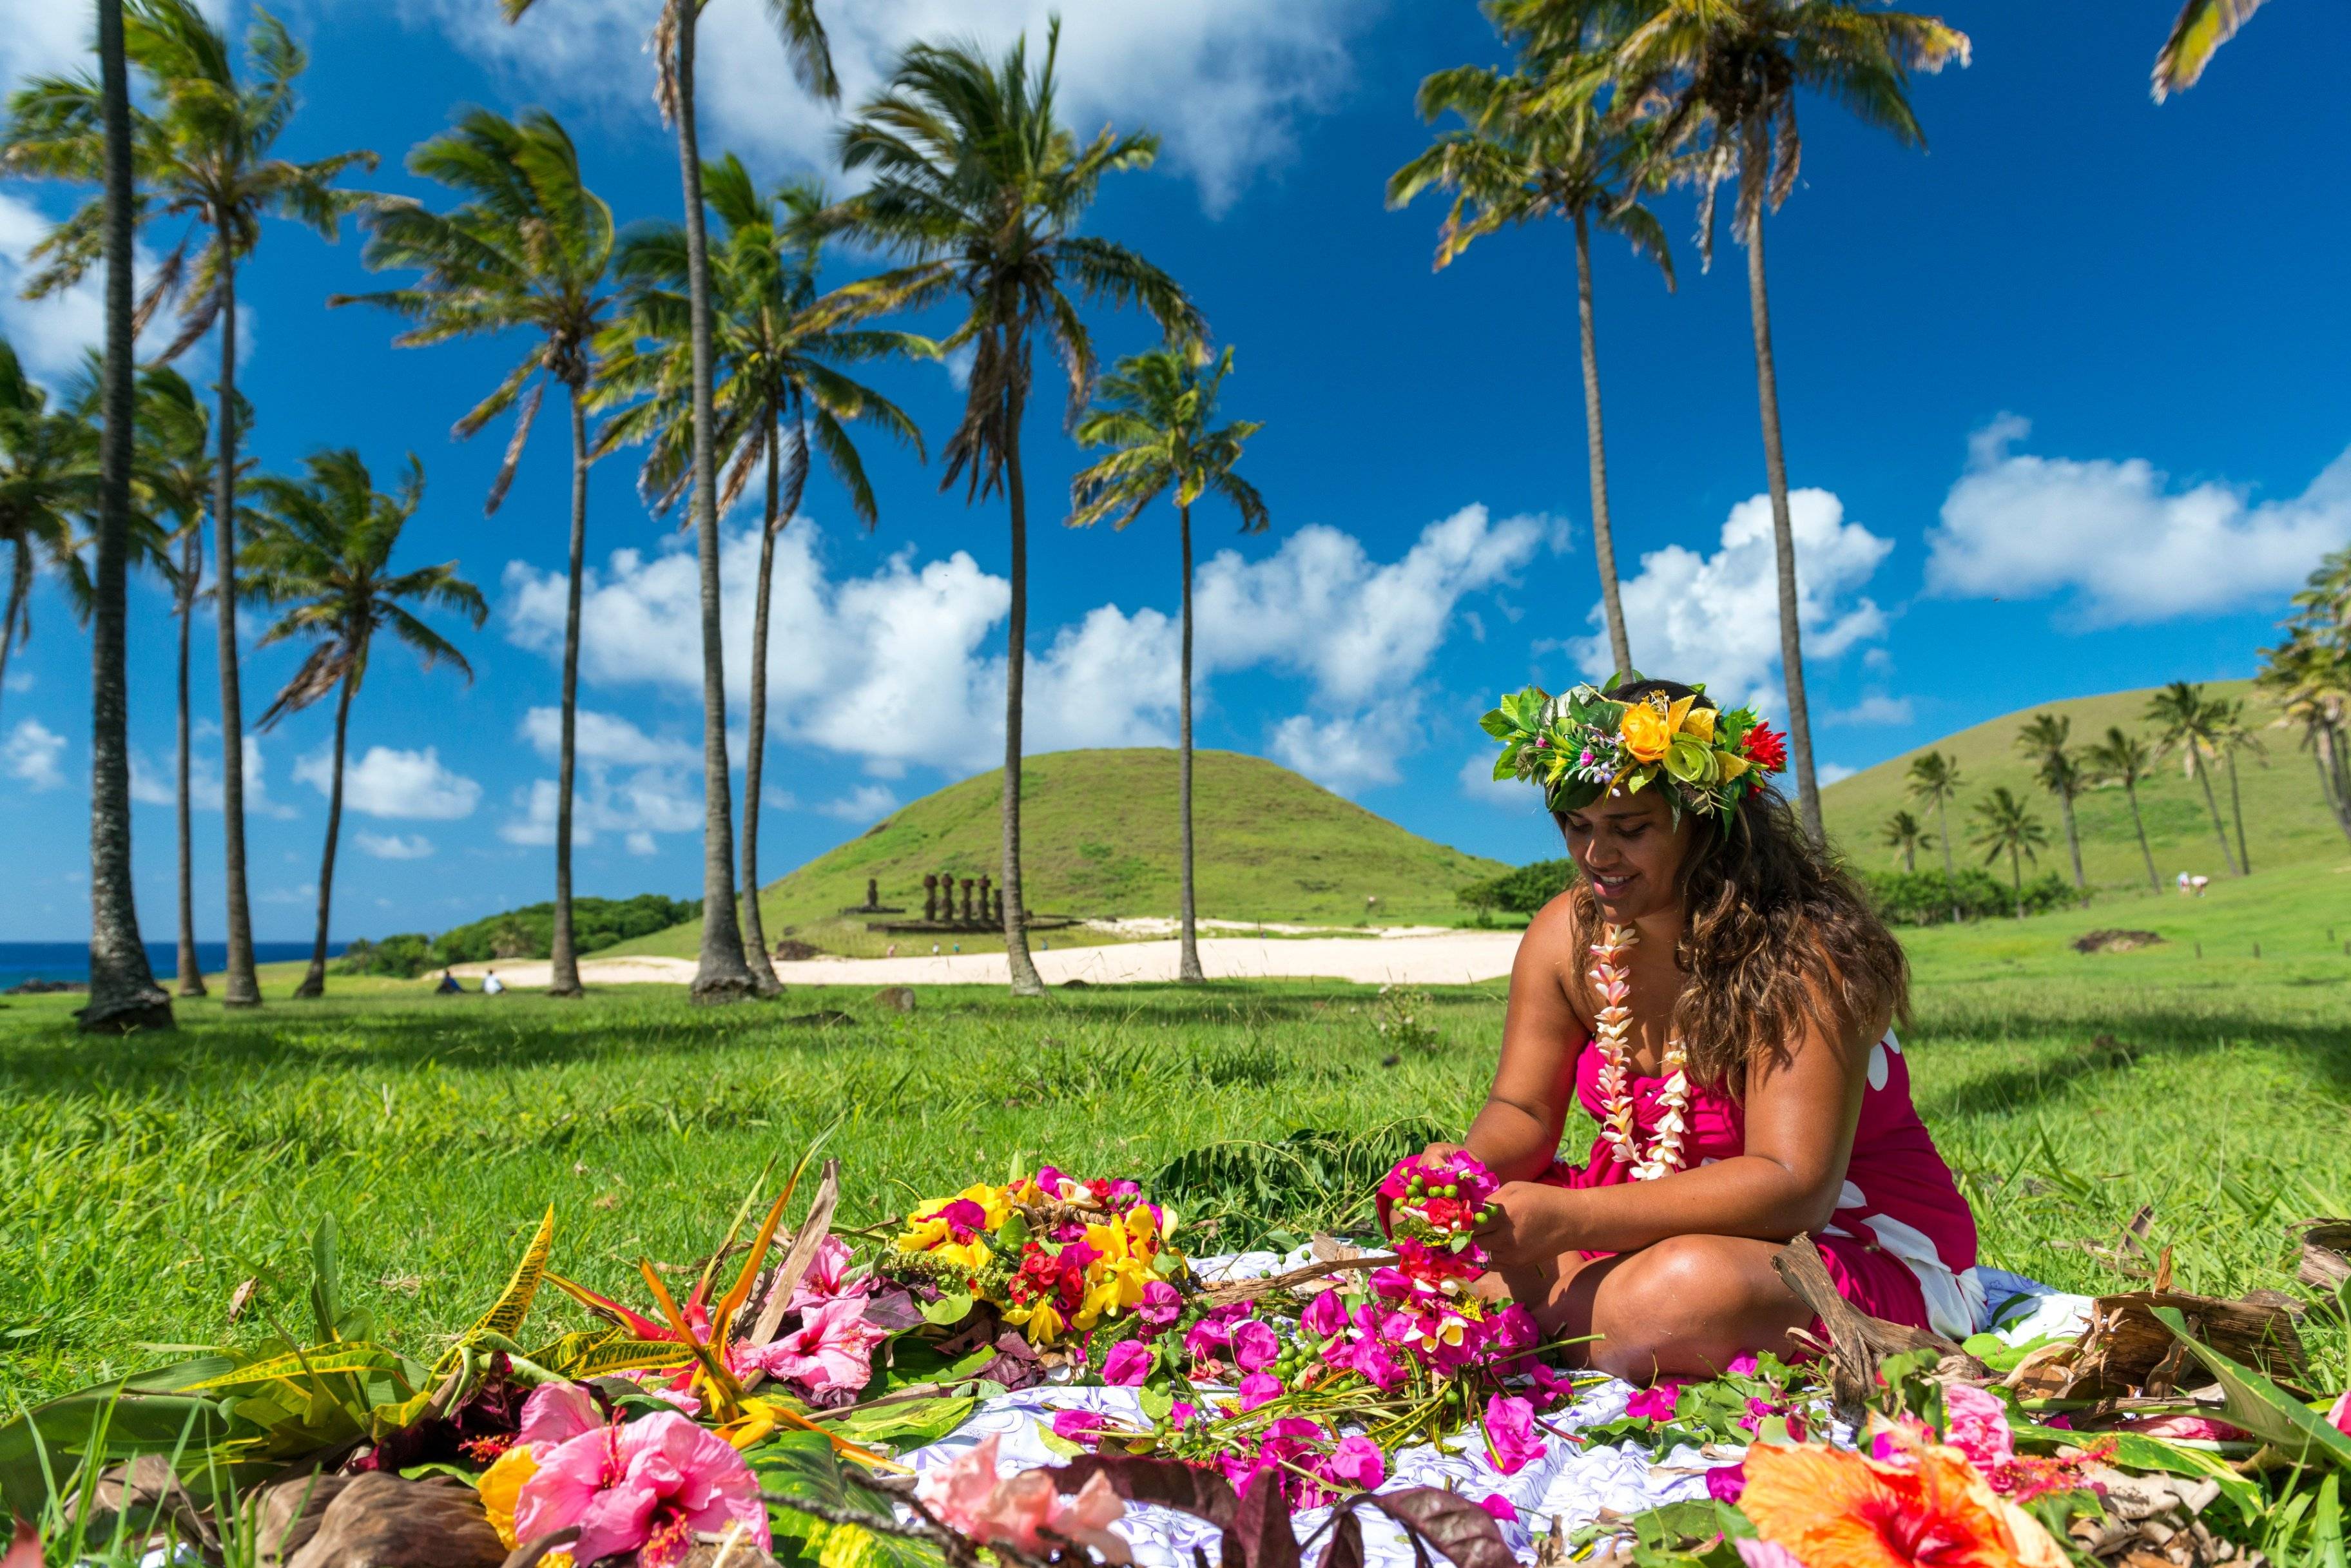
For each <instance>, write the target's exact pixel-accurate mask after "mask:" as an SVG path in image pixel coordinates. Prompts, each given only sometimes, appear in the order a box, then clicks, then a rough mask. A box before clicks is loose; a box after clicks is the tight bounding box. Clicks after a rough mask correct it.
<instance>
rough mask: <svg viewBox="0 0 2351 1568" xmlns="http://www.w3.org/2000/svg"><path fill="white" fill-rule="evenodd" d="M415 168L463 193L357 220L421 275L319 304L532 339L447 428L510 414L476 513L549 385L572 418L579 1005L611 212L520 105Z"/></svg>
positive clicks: (563, 863)
mask: <svg viewBox="0 0 2351 1568" xmlns="http://www.w3.org/2000/svg"><path fill="white" fill-rule="evenodd" d="M408 167H409V171H410V172H412V173H415V174H421V175H423V176H424V177H425V178H427V179H431V180H435V181H438V182H439V183H442V184H444V185H445V186H447V187H449V188H450V189H451V190H453V191H455V192H456V193H459V194H460V195H462V196H463V197H464V198H465V199H464V200H463V201H462V202H460V203H459V204H457V205H456V206H455V208H453V209H451V210H450V211H449V212H446V213H435V212H433V211H431V210H430V209H428V208H427V207H425V206H424V205H423V204H422V203H420V202H416V201H413V200H412V199H410V198H408V197H404V196H399V197H390V196H388V197H380V198H378V199H377V200H375V201H374V202H371V204H369V205H368V207H367V209H366V212H365V214H364V215H363V217H362V220H361V221H362V222H363V224H364V225H365V226H366V228H367V231H368V242H367V249H366V251H365V253H364V259H365V260H366V262H367V264H368V266H370V267H374V268H378V269H380V270H394V271H405V270H409V269H413V270H416V271H418V272H421V273H423V277H421V278H420V279H419V280H418V281H417V282H416V283H414V284H413V285H412V286H410V287H406V288H395V289H389V290H385V291H382V292H380V293H374V294H339V295H335V296H333V297H331V298H329V300H328V303H329V304H330V305H377V306H381V307H382V308H385V309H388V310H392V311H396V312H397V313H399V314H400V315H402V316H403V317H405V318H406V319H409V320H410V321H413V322H414V323H415V325H414V326H413V327H411V328H410V329H408V330H407V331H405V332H402V333H401V334H400V335H399V336H398V337H397V338H394V339H393V340H392V341H393V342H394V343H396V344H399V345H400V346H402V347H403V348H412V347H417V346H420V345H424V344H431V343H444V342H448V341H450V340H453V339H457V338H468V337H475V336H480V335H483V334H486V333H505V332H513V331H521V332H526V333H528V334H529V335H530V336H531V337H532V339H533V341H532V343H531V346H530V347H529V349H528V350H526V351H525V353H524V355H523V357H522V360H521V361H520V362H519V363H517V365H516V366H515V367H514V368H513V369H512V370H510V371H507V375H506V377H505V379H503V380H502V381H500V382H499V383H498V384H497V386H496V387H495V388H494V389H492V391H491V392H490V394H489V395H488V396H487V397H486V398H484V399H483V400H482V401H481V402H478V403H475V405H474V407H473V409H472V410H471V411H470V412H469V413H466V415H465V417H464V418H463V419H460V420H459V421H458V422H457V424H456V428H455V432H454V434H455V436H456V437H457V439H459V440H461V441H463V440H465V439H467V438H468V437H470V436H472V435H474V434H476V433H477V432H479V431H480V430H481V429H482V428H483V427H484V426H485V425H486V424H488V423H490V422H491V421H492V420H494V419H496V418H497V417H499V416H500V415H501V414H503V413H506V412H507V410H509V409H515V410H517V413H516V415H515V428H514V434H513V436H512V437H511V438H510V439H509V440H508V441H507V451H506V459H505V461H504V462H503V463H501V464H500V465H499V467H498V472H497V476H496V478H495V479H493V480H492V481H491V482H490V491H489V496H488V497H487V499H486V501H485V503H484V505H483V511H484V513H485V514H486V515H487V514H491V513H495V512H496V510H497V509H498V505H499V503H500V502H502V501H504V500H505V499H506V494H507V486H508V485H510V484H512V483H513V481H514V476H515V466H516V465H517V464H518V463H519V462H520V461H521V460H522V453H523V446H524V444H525V443H526V442H528V440H529V438H530V430H531V424H532V422H533V420H534V419H535V418H536V417H537V416H538V405H539V400H540V398H541V397H542V396H543V395H544V394H545V392H546V391H547V387H548V383H549V382H554V383H555V384H557V385H559V386H560V387H562V388H563V390H564V392H565V394H566V396H567V397H568V399H569V405H570V414H571V535H570V549H569V566H568V569H567V570H568V576H567V578H566V582H567V585H568V589H567V592H566V596H565V601H564V617H563V694H562V698H561V707H560V710H559V711H560V715H561V716H560V718H559V738H558V742H557V751H556V765H555V771H556V785H555V933H554V943H553V946H552V948H551V953H552V956H553V963H552V964H551V965H550V966H549V986H548V988H549V991H550V992H552V993H553V994H554V995H556V996H559V997H576V996H580V994H581V991H580V962H579V953H578V947H577V944H576V942H575V941H574V938H573V933H572V923H571V793H572V776H573V773H572V770H573V763H574V758H575V755H576V752H575V739H576V733H577V730H578V720H579V711H580V710H579V695H580V574H581V572H582V570H584V563H585V559H586V552H587V548H588V466H589V464H590V462H591V461H592V460H593V459H592V456H591V455H590V451H589V446H588V423H587V413H586V410H585V406H584V404H585V399H586V397H587V395H588V383H589V380H590V375H591V373H592V371H593V368H594V367H593V362H592V358H591V354H590V344H591V343H592V342H593V341H594V340H595V337H596V334H597V333H598V332H600V331H601V330H602V329H603V328H604V326H605V324H606V319H607V316H608V309H607V307H608V306H609V305H610V303H611V295H610V294H609V293H608V292H607V291H606V277H607V273H608V271H609V269H610V267H611V259H612V245H613V226H612V209H611V207H609V206H607V205H606V204H604V201H603V199H602V198H601V197H600V196H598V195H597V194H596V193H594V192H593V191H590V189H589V188H588V184H587V182H586V181H585V180H583V179H582V178H581V177H580V154H579V152H578V150H577V149H576V148H574V147H573V146H572V144H571V138H570V136H569V134H568V133H567V132H566V131H564V129H563V127H562V126H561V125H560V124H559V123H558V122H557V120H556V119H555V117H554V116H553V115H551V114H549V113H547V112H545V111H544V110H528V111H527V112H526V113H525V114H524V115H523V117H522V120H521V121H520V122H519V123H517V122H516V121H514V120H507V118H505V117H504V116H503V115H498V114H493V113H491V112H490V111H489V110H486V109H472V110H465V112H464V113H463V114H461V115H460V116H459V117H458V120H457V124H456V127H455V129H454V130H451V131H444V133H443V134H441V135H439V136H436V137H434V138H433V139H432V140H431V141H426V142H423V143H421V144H420V145H419V146H418V147H417V148H416V150H415V151H414V152H411V153H410V154H409V155H408Z"/></svg>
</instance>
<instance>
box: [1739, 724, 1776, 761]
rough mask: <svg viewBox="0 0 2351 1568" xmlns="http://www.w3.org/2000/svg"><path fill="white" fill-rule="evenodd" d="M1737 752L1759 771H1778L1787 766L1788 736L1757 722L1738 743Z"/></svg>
mask: <svg viewBox="0 0 2351 1568" xmlns="http://www.w3.org/2000/svg"><path fill="white" fill-rule="evenodd" d="M1739 754H1740V756H1742V757H1744V758H1747V760H1748V761H1750V762H1752V763H1753V764H1755V768H1756V770H1757V771H1758V772H1761V773H1778V772H1781V771H1782V770H1783V769H1784V768H1786V767H1787V766H1788V737H1786V736H1784V735H1782V734H1781V733H1780V732H1779V731H1778V730H1776V729H1773V728H1772V727H1771V726H1770V725H1768V724H1762V723H1758V724H1757V725H1756V727H1754V728H1753V729H1750V730H1749V731H1748V732H1747V734H1746V736H1745V737H1744V738H1742V739H1741V740H1740V743H1739Z"/></svg>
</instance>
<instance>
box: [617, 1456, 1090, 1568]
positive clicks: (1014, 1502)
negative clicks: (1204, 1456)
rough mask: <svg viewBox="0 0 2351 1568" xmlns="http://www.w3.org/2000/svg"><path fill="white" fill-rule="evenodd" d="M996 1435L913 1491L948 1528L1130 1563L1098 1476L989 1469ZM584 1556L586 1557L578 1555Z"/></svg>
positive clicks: (1040, 1551)
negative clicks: (1075, 1478) (1065, 1477)
mask: <svg viewBox="0 0 2351 1568" xmlns="http://www.w3.org/2000/svg"><path fill="white" fill-rule="evenodd" d="M997 1443H998V1436H997V1434H995V1433H990V1434H988V1435H987V1437H983V1438H981V1439H980V1441H979V1446H978V1447H977V1448H973V1449H971V1450H970V1451H969V1452H967V1453H964V1454H960V1455H957V1456H956V1458H954V1459H951V1460H949V1461H948V1462H947V1463H946V1464H945V1465H942V1466H939V1467H938V1468H936V1469H930V1470H925V1472H924V1473H923V1476H922V1479H920V1480H918V1481H916V1482H915V1483H914V1495H915V1496H916V1497H919V1498H921V1499H922V1500H923V1501H924V1503H925V1504H926V1505H927V1506H928V1507H929V1508H930V1510H931V1511H932V1512H934V1513H935V1514H937V1515H938V1516H939V1519H940V1521H942V1522H943V1523H945V1524H946V1525H948V1526H949V1527H950V1528H952V1529H955V1530H959V1531H962V1532H963V1533H964V1534H966V1535H968V1536H970V1537H971V1538H972V1539H973V1540H975V1541H1001V1542H1006V1543H1008V1544H1009V1545H1012V1546H1016V1547H1019V1549H1020V1550H1021V1551H1023V1552H1029V1553H1030V1554H1031V1555H1033V1556H1039V1557H1041V1556H1044V1555H1045V1554H1046V1553H1048V1552H1050V1551H1051V1550H1052V1549H1053V1544H1054V1542H1056V1541H1071V1542H1078V1543H1079V1544H1081V1545H1085V1546H1091V1547H1092V1548H1093V1549H1094V1550H1095V1551H1096V1552H1100V1553H1101V1554H1102V1559H1103V1561H1105V1562H1109V1563H1131V1562H1133V1561H1134V1559H1133V1557H1132V1556H1131V1555H1129V1553H1128V1552H1127V1547H1126V1542H1124V1541H1123V1540H1122V1539H1121V1538H1120V1537H1119V1536H1117V1535H1116V1534H1114V1533H1113V1532H1112V1531H1111V1528H1110V1527H1111V1525H1112V1524H1113V1522H1114V1521H1117V1520H1120V1519H1122V1518H1123V1517H1125V1514H1126V1505H1125V1504H1124V1503H1123V1502H1121V1501H1119V1500H1118V1494H1117V1493H1115V1492H1113V1491H1112V1490H1110V1482H1109V1480H1108V1479H1105V1478H1103V1477H1102V1476H1098V1475H1097V1476H1093V1477H1091V1478H1089V1479H1087V1481H1086V1484H1085V1486H1084V1487H1083V1488H1082V1489H1081V1490H1080V1491H1079V1493H1078V1495H1077V1496H1076V1497H1074V1498H1069V1499H1064V1498H1063V1497H1062V1496H1061V1492H1060V1491H1059V1490H1057V1489H1056V1488H1055V1487H1054V1485H1053V1478H1052V1476H1051V1475H1050V1474H1049V1473H1048V1472H1046V1471H1044V1470H1028V1471H1024V1472H1023V1473H1021V1474H1019V1475H1017V1476H1014V1477H1013V1478H1012V1479H1009V1480H998V1479H997V1475H996V1448H997ZM583 1561H585V1559H583Z"/></svg>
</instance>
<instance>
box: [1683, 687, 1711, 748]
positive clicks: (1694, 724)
mask: <svg viewBox="0 0 2351 1568" xmlns="http://www.w3.org/2000/svg"><path fill="white" fill-rule="evenodd" d="M1682 700H1683V701H1684V702H1686V703H1687V702H1688V701H1689V700H1690V699H1688V698H1687V697H1685V698H1683V699H1682ZM1682 733H1683V734H1684V735H1691V736H1696V737H1698V739H1700V740H1703V741H1705V742H1706V743H1707V744H1708V745H1709V746H1711V745H1713V744H1714V710H1713V709H1712V708H1710V707H1697V706H1692V707H1691V708H1690V710H1689V711H1688V712H1687V713H1686V714H1684V715H1683V716H1682Z"/></svg>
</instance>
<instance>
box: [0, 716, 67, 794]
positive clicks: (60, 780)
mask: <svg viewBox="0 0 2351 1568" xmlns="http://www.w3.org/2000/svg"><path fill="white" fill-rule="evenodd" d="M65 754H66V737H64V736H62V735H59V734H58V733H57V731H55V730H53V729H51V728H49V727H48V726H47V725H45V724H43V723H42V722H41V721H40V720H39V719H37V718H20V719H18V720H17V721H16V728H14V729H12V730H10V731H9V732H8V738H7V739H6V740H5V741H0V773H5V774H6V775H7V776H8V777H9V778H11V779H16V781H17V782H18V783H19V784H22V785H24V786H25V788H26V789H59V788H61V787H62V786H63V785H64V783H65V781H66V776H65V770H64V769H63V768H59V767H58V766H57V762H58V760H59V758H63V757H64V756H65Z"/></svg>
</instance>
